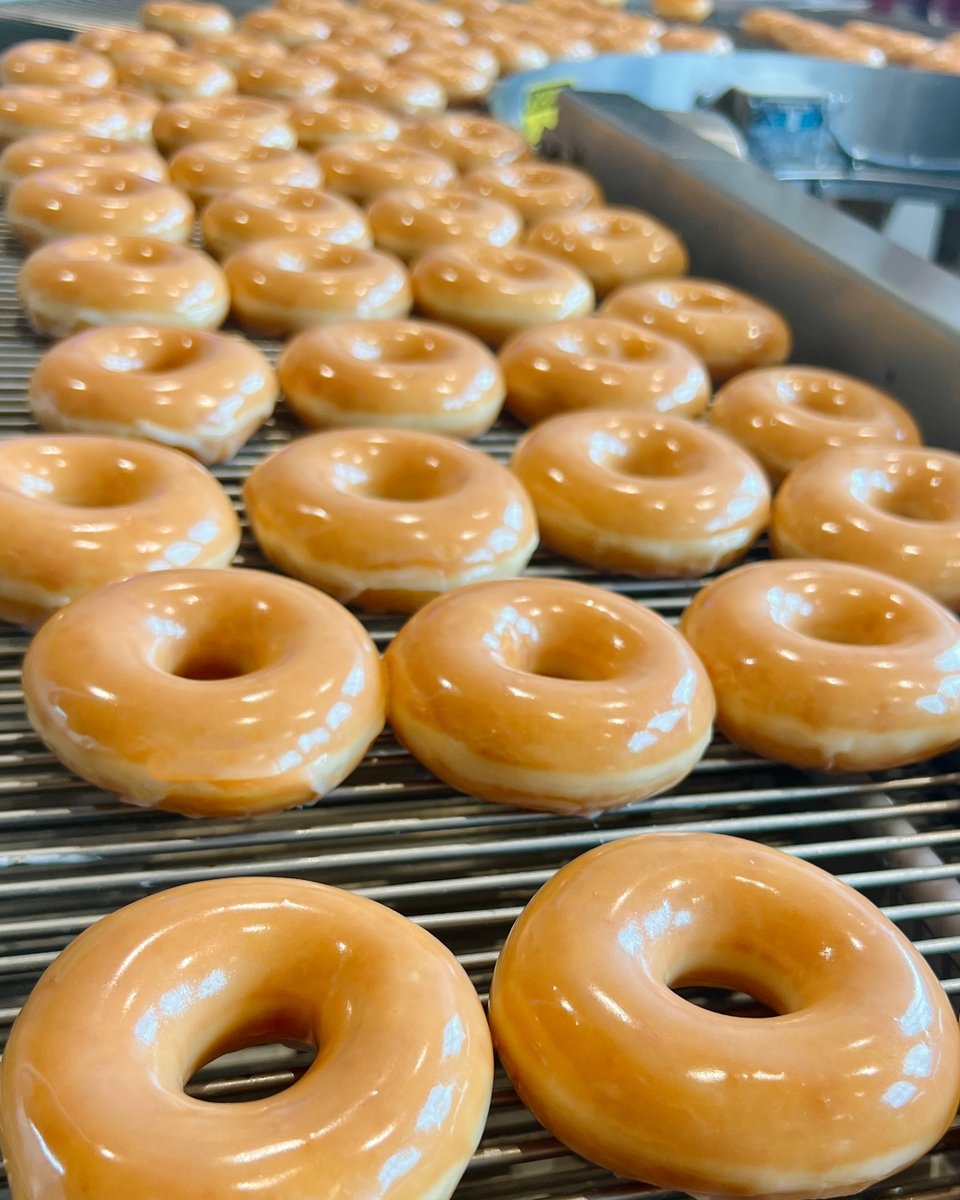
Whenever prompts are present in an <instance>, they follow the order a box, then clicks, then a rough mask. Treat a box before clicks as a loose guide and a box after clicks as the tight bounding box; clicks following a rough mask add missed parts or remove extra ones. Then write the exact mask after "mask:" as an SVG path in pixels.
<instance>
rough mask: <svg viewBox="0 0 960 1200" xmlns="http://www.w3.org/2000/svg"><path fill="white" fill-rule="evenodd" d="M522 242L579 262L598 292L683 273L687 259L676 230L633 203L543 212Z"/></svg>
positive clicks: (600, 293)
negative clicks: (613, 206) (623, 206)
mask: <svg viewBox="0 0 960 1200" xmlns="http://www.w3.org/2000/svg"><path fill="white" fill-rule="evenodd" d="M526 245H527V246H529V248H530V249H531V250H539V251H541V252H542V253H544V254H553V255H556V256H557V257H558V258H563V259H566V260H567V261H568V262H570V263H572V264H573V265H574V266H575V267H579V268H580V270H581V271H583V273H584V274H585V275H586V276H587V277H588V278H589V280H590V282H591V283H592V284H593V287H594V291H595V292H596V293H597V295H598V296H606V295H607V294H608V293H609V292H612V291H613V290H614V289H615V288H618V287H622V286H623V285H624V284H629V283H640V282H641V281H642V280H645V279H664V278H675V277H676V276H678V275H686V273H687V268H688V266H689V261H690V260H689V258H688V257H687V249H686V247H685V246H684V244H683V242H681V241H680V239H679V238H678V237H677V235H676V234H675V233H673V232H672V231H671V230H669V229H667V227H666V226H665V225H661V224H660V222H659V221H655V220H654V219H653V217H648V216H647V214H646V213H642V212H638V211H636V210H635V209H632V208H584V209H581V210H580V212H573V213H561V214H559V215H557V216H552V217H544V219H543V220H542V221H538V222H537V223H536V225H534V226H533V228H532V229H531V230H530V232H529V234H528V235H527V239H526Z"/></svg>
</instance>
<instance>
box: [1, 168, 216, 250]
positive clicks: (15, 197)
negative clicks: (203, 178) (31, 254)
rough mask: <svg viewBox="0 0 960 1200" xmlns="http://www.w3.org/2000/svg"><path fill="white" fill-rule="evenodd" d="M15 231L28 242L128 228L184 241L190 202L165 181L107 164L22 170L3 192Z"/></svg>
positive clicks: (191, 216) (138, 234)
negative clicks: (7, 191)
mask: <svg viewBox="0 0 960 1200" xmlns="http://www.w3.org/2000/svg"><path fill="white" fill-rule="evenodd" d="M6 211H7V221H8V223H9V225H10V229H11V231H12V232H13V234H14V236H15V237H16V238H18V239H19V240H20V241H21V242H23V244H24V245H25V246H29V247H31V248H33V247H34V246H40V245H42V244H43V243H44V242H50V241H53V240H54V239H56V238H61V237H70V236H71V235H72V234H76V233H115V234H124V235H127V234H130V235H133V236H135V237H155V238H161V239H162V240H163V241H166V242H180V243H183V242H186V241H189V239H190V236H191V235H192V233H193V219H194V215H195V214H194V207H193V203H192V202H191V200H190V198H189V196H186V195H185V194H184V193H183V192H181V191H180V190H179V189H178V188H175V187H172V186H171V185H170V184H169V183H166V182H164V181H158V180H155V179H144V178H143V177H142V176H140V175H131V174H130V172H129V171H122V170H120V171H118V170H116V169H115V168H114V167H113V166H112V165H109V163H108V164H107V165H104V166H101V167H72V166H65V167H59V168H56V169H51V170H48V171H38V172H35V173H34V174H32V175H27V176H26V177H25V178H24V179H21V180H20V181H19V183H17V184H15V185H14V186H13V188H11V190H10V194H9V196H8V197H7V210H6Z"/></svg>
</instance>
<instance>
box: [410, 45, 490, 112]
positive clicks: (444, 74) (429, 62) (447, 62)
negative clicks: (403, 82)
mask: <svg viewBox="0 0 960 1200" xmlns="http://www.w3.org/2000/svg"><path fill="white" fill-rule="evenodd" d="M402 62H403V67H404V69H405V70H408V71H416V72H418V73H420V74H423V75H428V76H430V77H431V78H432V79H436V80H439V82H440V83H441V85H442V86H443V90H444V91H445V92H446V94H447V101H448V103H450V104H474V103H476V102H477V101H479V100H482V99H483V98H484V97H485V96H487V95H488V94H489V92H490V89H491V88H492V87H493V85H494V83H496V81H497V76H498V75H499V74H500V62H499V60H498V59H497V57H496V55H495V54H493V53H492V52H491V51H490V50H486V49H484V47H482V46H472V45H471V46H460V47H456V48H453V47H451V48H450V49H437V48H434V49H426V48H424V49H415V50H411V51H410V53H408V54H405V55H404V56H403V59H402Z"/></svg>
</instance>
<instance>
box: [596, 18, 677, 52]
mask: <svg viewBox="0 0 960 1200" xmlns="http://www.w3.org/2000/svg"><path fill="white" fill-rule="evenodd" d="M664 33H666V29H665V27H664V24H663V22H662V21H656V20H652V19H651V18H649V17H639V16H634V14H632V13H630V14H617V13H607V14H606V15H605V16H604V18H603V22H602V24H598V25H597V26H596V27H595V28H594V30H593V32H592V33H591V34H590V40H591V41H592V42H593V44H594V46H596V48H597V50H598V51H599V52H600V53H601V54H647V55H652V54H657V53H659V50H660V38H661V37H662V36H663V34H664Z"/></svg>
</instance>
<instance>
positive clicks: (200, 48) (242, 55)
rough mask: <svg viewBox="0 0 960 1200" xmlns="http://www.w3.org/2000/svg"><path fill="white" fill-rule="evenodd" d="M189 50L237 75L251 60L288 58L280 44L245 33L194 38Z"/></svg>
mask: <svg viewBox="0 0 960 1200" xmlns="http://www.w3.org/2000/svg"><path fill="white" fill-rule="evenodd" d="M187 49H188V50H189V51H190V52H191V54H199V55H200V57H201V58H210V59H213V60H214V61H215V62H218V63H222V64H223V66H225V67H226V68H227V69H228V70H230V71H233V73H234V74H235V75H236V73H237V70H238V69H239V68H240V67H242V66H243V65H244V64H245V63H248V62H250V61H251V60H254V59H255V60H257V61H261V62H265V61H271V62H272V61H274V60H276V59H285V58H286V56H287V51H286V48H285V47H284V46H281V45H280V43H279V42H271V41H270V39H269V38H258V37H248V36H247V35H246V34H243V33H217V34H211V35H210V36H208V37H197V38H192V39H191V41H190V44H189V45H188V47H187ZM240 90H241V91H242V90H243V89H242V88H241V89H240Z"/></svg>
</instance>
